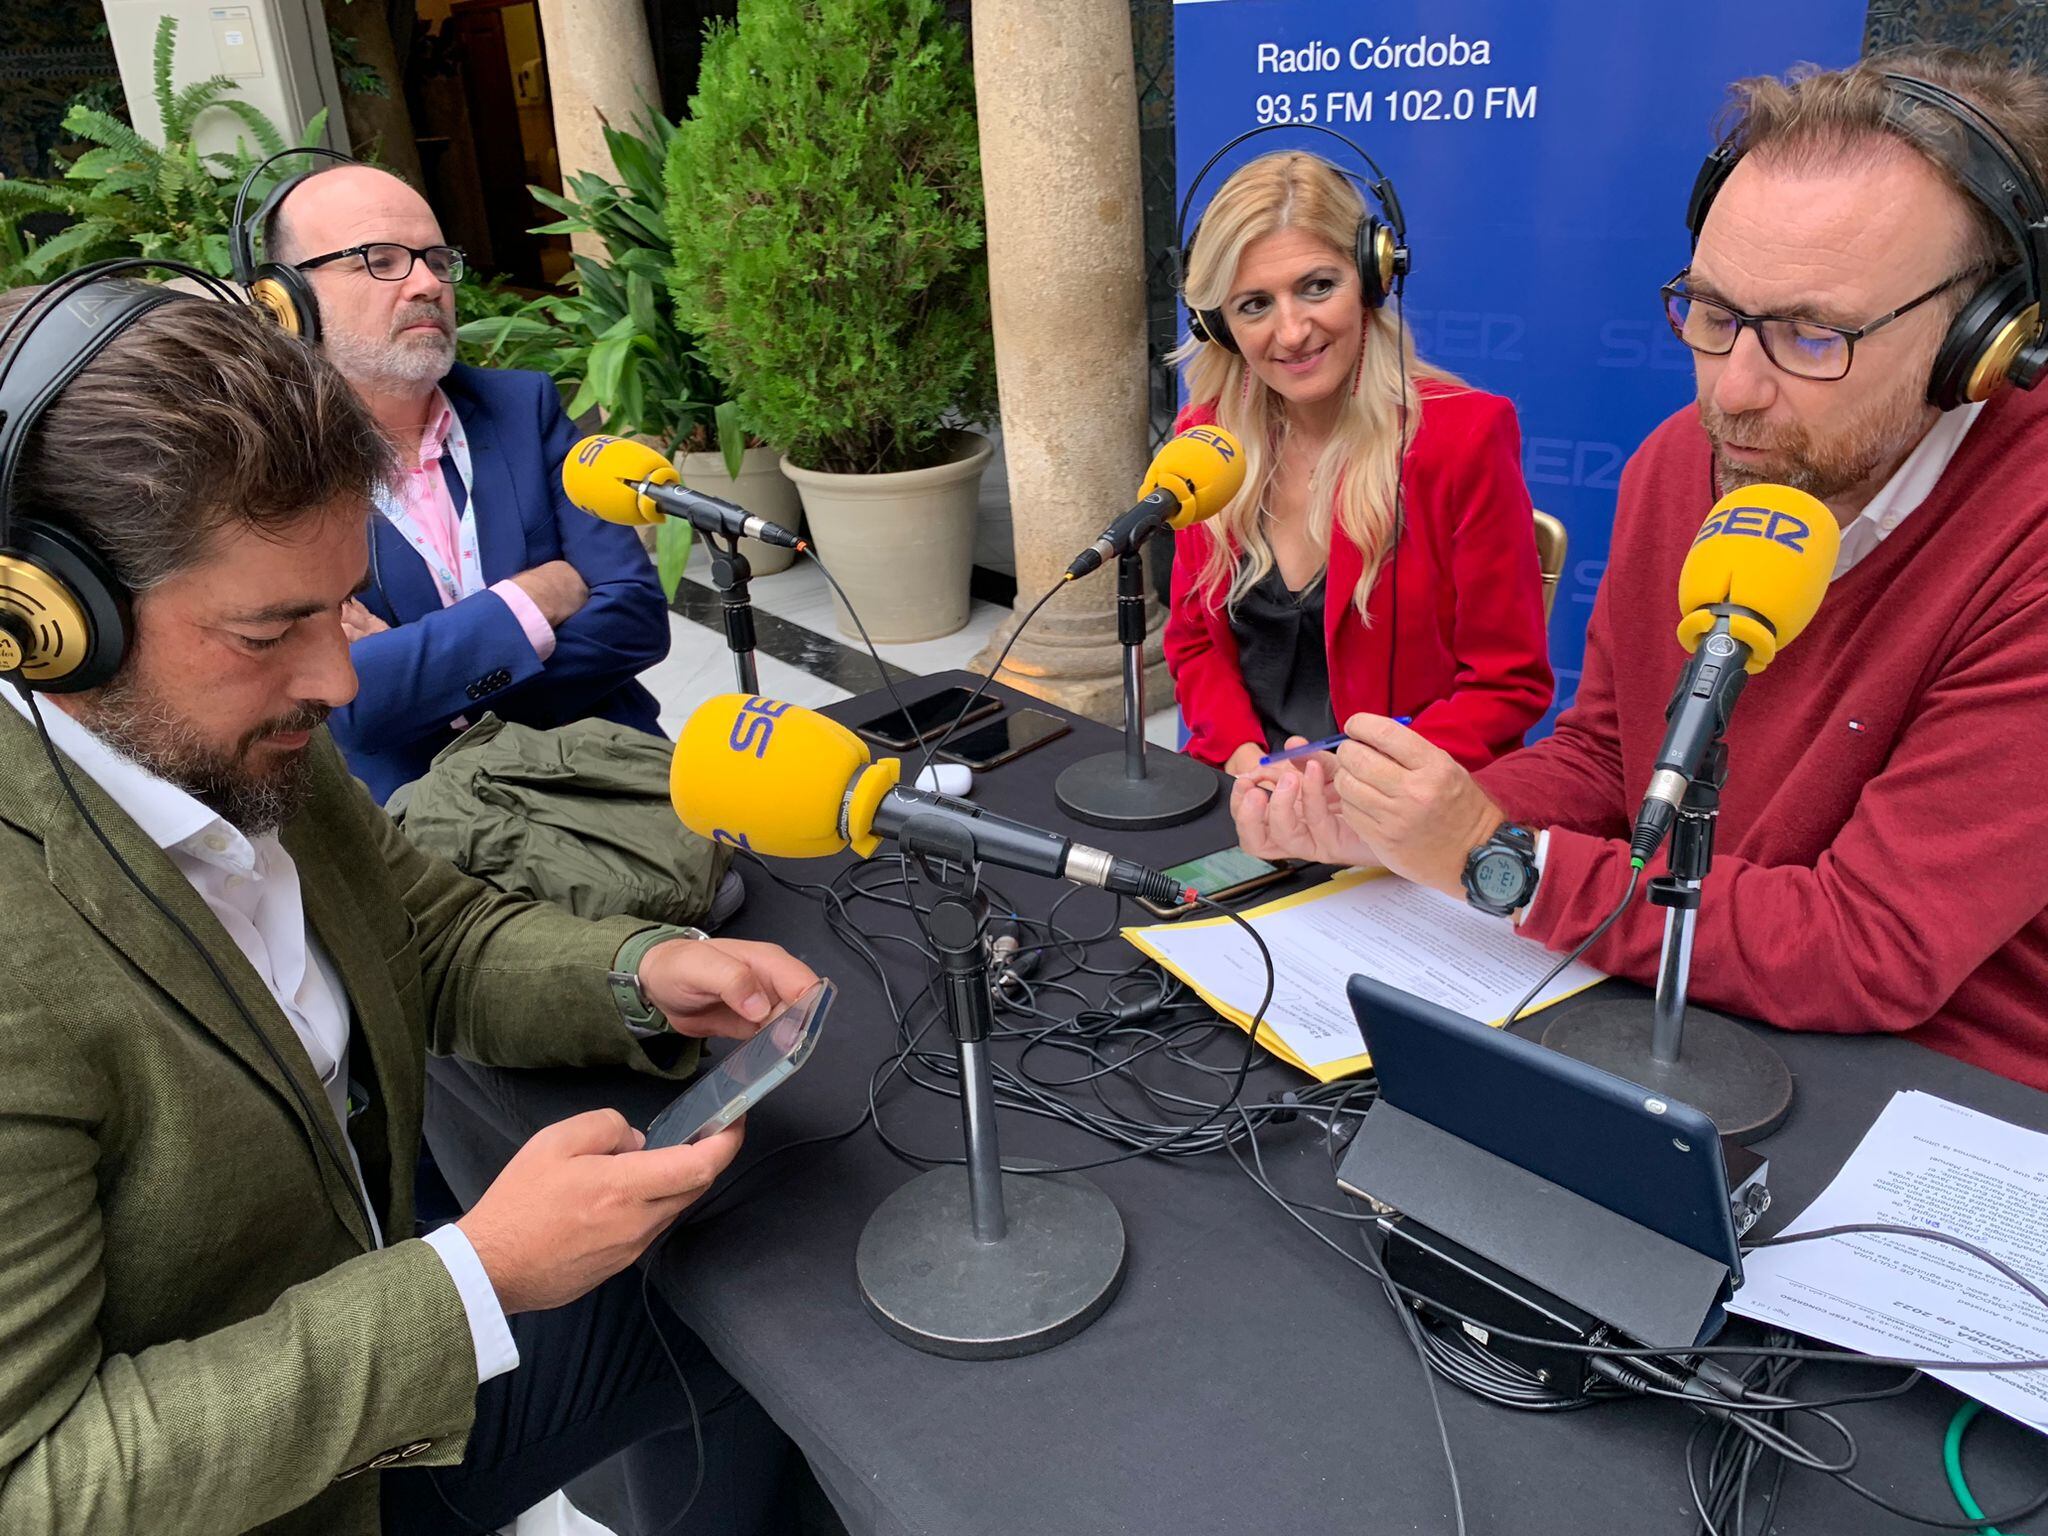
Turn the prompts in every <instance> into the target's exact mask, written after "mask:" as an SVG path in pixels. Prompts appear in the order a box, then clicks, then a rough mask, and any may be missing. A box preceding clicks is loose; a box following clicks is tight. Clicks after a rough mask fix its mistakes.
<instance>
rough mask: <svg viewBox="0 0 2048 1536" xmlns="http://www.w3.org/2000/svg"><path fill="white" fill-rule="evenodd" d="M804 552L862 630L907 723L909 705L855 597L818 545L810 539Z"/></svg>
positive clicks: (877, 671) (862, 640)
mask: <svg viewBox="0 0 2048 1536" xmlns="http://www.w3.org/2000/svg"><path fill="white" fill-rule="evenodd" d="M804 553H805V554H807V555H809V556H810V557H811V564H813V565H815V566H816V567H817V568H818V574H819V575H821V576H823V577H824V578H825V580H827V581H828V582H830V583H831V584H832V590H833V591H834V592H835V593H837V594H838V596H839V601H840V602H841V603H842V604H844V605H845V608H846V616H847V617H848V618H850V619H852V620H853V627H854V628H855V629H857V630H859V631H860V643H861V644H862V645H864V646H866V647H867V648H868V654H869V655H870V656H872V657H874V659H875V675H876V676H878V677H880V678H881V680H882V686H883V688H885V689H887V690H888V693H889V702H890V703H892V704H894V705H895V706H896V712H897V713H898V714H900V715H902V716H903V719H904V722H905V723H906V724H907V723H908V722H909V720H910V710H909V707H908V706H907V705H905V704H904V702H903V699H902V696H901V695H900V694H898V693H897V692H896V685H895V683H893V682H891V681H890V680H889V664H888V663H887V662H886V661H884V660H882V653H881V652H880V651H878V650H876V649H875V642H874V641H873V640H872V639H871V638H869V636H868V627H867V625H865V624H863V623H862V622H861V619H860V610H859V609H858V608H856V607H854V606H853V599H852V598H850V597H848V596H847V595H846V588H844V587H842V586H840V585H839V578H838V577H837V576H834V575H833V574H832V567H830V566H829V565H827V564H826V563H825V561H824V559H823V557H821V556H820V555H819V554H818V551H817V547H816V546H815V545H813V544H812V543H810V541H809V540H806V541H805V542H804Z"/></svg>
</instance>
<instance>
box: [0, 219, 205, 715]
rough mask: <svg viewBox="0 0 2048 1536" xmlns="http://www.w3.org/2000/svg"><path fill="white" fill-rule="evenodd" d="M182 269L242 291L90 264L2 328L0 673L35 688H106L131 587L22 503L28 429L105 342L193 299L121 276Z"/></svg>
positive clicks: (158, 266) (68, 531)
mask: <svg viewBox="0 0 2048 1536" xmlns="http://www.w3.org/2000/svg"><path fill="white" fill-rule="evenodd" d="M142 270H164V271H171V272H176V273H178V274H180V275H182V276H184V277H187V278H190V279H192V280H193V281H195V282H197V283H199V284H200V285H201V286H202V287H204V288H205V289H206V290H207V292H208V293H209V294H210V295H212V297H213V298H216V299H224V300H226V301H228V302H229V303H239V302H241V295H240V293H238V292H237V291H236V290H235V289H234V288H233V287H231V286H230V285H229V284H227V283H225V282H223V281H222V280H221V279H219V278H217V277H215V276H214V275H213V274H212V273H210V272H202V271H200V270H199V269H198V268H197V267H188V266H185V265H183V264H182V263H180V262H175V261H149V260H143V259H133V260H128V259H122V260H115V261H103V262H98V263H95V264H94V265H92V266H90V267H83V268H81V269H79V270H78V271H76V272H73V273H71V274H70V275H69V276H67V277H64V278H60V279H59V280H58V281H56V282H54V283H51V284H50V285H49V286H48V287H46V288H44V289H43V290H42V291H41V292H39V293H37V294H36V295H35V296H34V297H33V298H31V299H30V300H29V301H28V303H26V304H24V305H23V306H22V307H21V309H20V310H19V311H18V312H17V313H16V314H15V315H14V317H13V318H12V319H11V320H10V321H8V323H7V326H6V329H5V330H0V680H5V681H9V682H20V683H23V684H25V685H26V686H28V687H29V688H31V689H33V690H35V691H36V692H39V693H77V692H80V691H82V690H84V689H87V688H98V687H100V686H102V685H103V684H105V683H106V682H107V681H108V680H110V679H111V678H112V677H113V675H114V674H115V673H116V672H117V671H119V670H120V666H121V660H122V658H123V657H124V656H126V655H127V653H128V643H129V636H130V619H129V594H128V589H127V587H126V586H125V585H123V584H122V582H121V579H120V577H118V576H117V575H115V573H114V568H113V565H112V564H111V563H110V562H109V561H108V560H107V558H106V557H105V556H104V555H103V554H101V553H100V551H99V550H97V549H95V548H94V547H93V546H92V544H91V543H90V542H89V541H88V540H87V539H86V538H85V536H84V534H83V532H82V531H81V530H79V529H76V528H73V527H70V526H68V525H66V524H65V523H62V522H59V521H56V520H54V519H52V518H50V517H48V516H47V515H45V514H44V513H42V512H40V511H39V510H37V509H36V508H34V507H24V506H20V505H17V503H16V496H15V477H16V475H17V474H18V473H19V471H20V468H21V461H22V456H23V454H24V453H25V451H26V447H27V442H28V436H29V433H30V432H31V431H32V430H33V429H34V428H35V425H36V422H37V421H38V419H39V418H40V417H41V416H42V414H43V412H44V411H45V410H47V409H48V408H49V406H50V403H51V402H52V401H54V400H55V399H56V398H57V397H58V396H59V395H60V394H62V393H63V392H64V389H65V386H67V385H68V384H70V383H71V381H72V380H73V379H75V378H77V377H78V375H79V374H80V373H81V372H83V371H84V370H85V368H86V367H87V365H88V364H90V363H91V362H92V360H93V359H94V358H95V357H97V356H99V354H100V353H101V352H102V351H103V350H104V349H105V348H106V346H107V345H108V343H110V342H111V341H113V339H114V338H115V337H116V336H119V335H120V334H121V332H122V331H124V330H126V329H127V328H128V327H129V326H130V325H132V324H134V323H135V322H136V321H137V320H139V319H141V318H142V316H144V315H146V314H148V313H149V312H150V311H151V310H153V309H155V308H157V307H158V306H159V305H163V304H169V303H173V302H186V301H192V302H196V301H197V299H196V296H195V295H192V294H187V293H180V292H179V291H178V290H176V289H174V288H166V287H163V286H162V285H160V284H157V283H145V282H138V281H136V280H134V279H133V278H128V277H123V276H121V275H120V274H122V273H127V272H135V271H142Z"/></svg>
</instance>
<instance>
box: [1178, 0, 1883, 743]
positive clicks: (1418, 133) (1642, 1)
mask: <svg viewBox="0 0 2048 1536" xmlns="http://www.w3.org/2000/svg"><path fill="white" fill-rule="evenodd" d="M1864 10H1865V0H1722V3H1721V4H1719V5H1715V6H1711V7H1706V8H1701V7H1699V6H1686V5H1677V4H1671V3H1666V0H1541V3H1531V0H1371V3H1359V0H1176V3H1175V7H1174V93H1175V119H1176V122H1177V124H1178V127H1177V139H1176V159H1177V164H1178V167H1179V175H1180V190H1181V192H1182V194H1183V195H1184V194H1185V193H1186V191H1187V186H1188V181H1189V179H1190V178H1191V177H1192V176H1193V175H1194V173H1195V172H1196V170H1197V169H1199V168H1200V166H1201V164H1202V162H1203V161H1205V160H1207V159H1208V158H1209V156H1210V155H1211V154H1213V153H1214V152H1215V151H1216V149H1217V148H1218V147H1219V146H1221V145H1222V144H1223V143H1225V142H1226V141H1227V140H1228V139H1230V138H1231V137H1232V136H1234V135H1236V134H1239V133H1242V132H1243V131H1244V130H1246V129H1248V128H1251V127H1254V126H1256V125H1259V124H1264V123H1281V124H1295V123H1316V124H1320V125H1322V126H1325V127H1328V128H1333V129H1335V130H1336V131H1337V132H1339V133H1342V134H1344V135H1346V136H1347V137H1349V138H1352V139H1355V140H1357V141H1358V142H1359V143H1360V144H1361V145H1363V146H1364V148H1365V149H1366V150H1367V151H1368V152H1370V153H1371V154H1372V155H1373V157H1374V158H1375V159H1377V160H1378V161H1379V162H1380V164H1381V165H1382V166H1383V167H1384V168H1385V169H1386V172H1387V174H1388V176H1389V178H1390V179H1391V180H1392V182H1393V184H1394V187H1395V189H1396V191H1397V192H1398V193H1399V195H1400V199H1401V205H1402V209H1403V212H1404V213H1405V214H1406V217H1407V223H1408V238H1409V244H1410V247H1411V248H1412V250H1413V252H1414V274H1413V276H1412V277H1411V278H1410V279H1409V283H1408V291H1407V318H1408V323H1409V325H1410V326H1411V327H1412V329H1413V331H1414V334H1415V339H1416V342H1417V344H1418V346H1419V347H1420V348H1421V351H1422V353H1423V355H1424V356H1425V357H1427V358H1429V359H1430V360H1431V361H1433V362H1436V363H1439V364H1442V365H1443V366H1444V367H1446V368H1449V369H1451V370H1452V371H1453V372H1455V373H1458V374H1461V375H1463V376H1464V377H1465V378H1466V379H1467V380H1469V381H1470V382H1471V383H1473V384H1475V385H1477V386H1479V387H1480V388H1483V389H1489V390H1493V391H1495V392H1497V393H1499V394H1503V395H1506V396H1508V397H1509V398H1510V399H1512V400H1513V401H1514V402H1515V406H1516V409H1517V410H1518V411H1519V413H1520V415H1521V421H1522V468H1523V473H1524V474H1525V475H1526V476H1527V478H1528V482H1529V491H1530V494H1531V496H1533V497H1534V499H1535V502H1536V505H1537V506H1538V507H1540V508H1542V509H1543V510H1544V511H1546V512H1550V513H1553V514H1554V515H1556V516H1558V517H1560V518H1562V519H1563V520H1564V523H1565V525H1566V527H1567V528H1568V529H1569V530H1570V534H1571V553H1570V560H1569V563H1568V564H1567V566H1566V569H1565V573H1564V578H1563V581H1562V583H1561V584H1560V590H1559V592H1558V599H1557V607H1556V611H1555V613H1554V614H1553V615H1552V618H1551V625H1550V646H1551V659H1552V661H1553V663H1554V664H1555V666H1556V668H1557V677H1558V703H1557V707H1558V708H1562V707H1563V706H1564V705H1565V704H1568V703H1569V702H1570V701H1571V697H1572V695H1573V694H1574V693H1575V692H1576V691H1577V686H1578V678H1579V667H1580V662H1581V660H1582V658H1583V656H1584V653H1585V630H1586V621H1587V619H1588V618H1589V617H1590V616H1591V614H1592V604H1593V594H1594V590H1595V589H1596V588H1597V587H1598V585H1599V582H1600V575H1601V572H1602V571H1603V570H1605V569H1606V564H1607V545H1608V534H1609V531H1610V529H1611V528H1612V526H1613V521H1614V497H1615V491H1616V489H1617V488H1618V485H1619V481H1620V475H1621V466H1622V464H1623V463H1624V462H1625V461H1626V460H1627V458H1628V456H1629V454H1630V453H1632V452H1633V451H1634V449H1635V446H1636V444H1637V443H1638V442H1640V441H1641V440H1642V438H1643V436H1644V435H1645V434H1646V433H1647V432H1648V431H1649V430H1650V428H1651V427H1653V426H1655V425H1656V423H1657V422H1658V421H1660V420H1662V419H1663V418H1664V417H1665V416H1667V415H1669V414H1670V413H1671V412H1672V411H1673V410H1675V409H1676V408H1677V407H1679V406H1680V405H1682V404H1684V403H1685V402H1686V401H1687V400H1689V399H1690V398H1691V396H1692V364H1691V360H1690V355H1689V354H1688V353H1687V352H1686V350H1685V349H1684V348H1683V347H1681V346H1680V345H1679V344H1678V342H1677V340H1676V339H1675V338H1674V337H1673V336H1672V335H1671V332H1670V330H1669V329H1668V328H1667V327H1666V325H1665V323H1664V319H1663V315H1662V311H1661V309H1660V307H1659V302H1658V298H1657V289H1658V287H1659V286H1660V285H1661V284H1663V283H1664V282H1665V281H1666V280H1667V279H1668V278H1670V277H1671V276H1672V274H1673V273H1675V272H1676V271H1678V269H1679V268H1680V266H1682V265H1683V264H1684V261H1685V258H1686V249H1687V248H1686V235H1685V200H1686V194H1687V193H1688V192H1689V191H1690V190H1691V187H1692V182H1693V176H1694V174H1695V173H1696V172H1697V171H1698V169H1699V166H1700V162H1701V160H1702V158H1703V157H1704V156H1705V155H1706V152H1707V151H1708V150H1709V149H1711V148H1712V147H1713V135H1712V125H1713V121H1714V117H1715V114H1716V112H1717V110H1718V109H1719V107H1720V105H1721V103H1722V102H1723V101H1724V99H1725V96H1726V88H1727V85H1728V82H1729V81H1731V80H1735V79H1738V78H1740V77H1741V76H1744V75H1752V74H1764V73H1782V72H1783V71H1784V70H1786V69H1788V68H1790V67H1791V66H1792V65H1794V64H1796V63H1799V62H1801V61H1812V62H1815V63H1819V64H1824V65H1830V66H1838V65H1842V64H1847V63H1850V62H1852V61H1853V60H1854V59H1855V57H1856V54H1857V49H1858V46H1859V43H1860V40H1861V37H1862V31H1863V21H1864ZM1289 147H1298V148H1303V149H1311V150H1314V151H1315V152H1317V153H1319V154H1323V155H1327V156H1329V157H1330V158H1332V159H1335V160H1336V161H1338V163H1340V164H1344V165H1346V167H1347V168H1355V169H1363V168H1362V167H1357V166H1355V165H1354V164H1353V162H1352V161H1351V159H1350V157H1349V156H1348V154H1347V152H1346V151H1345V150H1344V148H1343V146H1342V145H1340V144H1337V143H1336V142H1335V141H1334V140H1331V139H1329V138H1328V137H1326V136H1325V135H1323V134H1320V133H1302V134H1289V133H1270V134H1262V135H1260V136H1259V137H1257V138H1255V139H1252V140H1251V141H1250V142H1249V143H1247V144H1244V145H1242V146H1241V147H1240V148H1238V149H1237V150H1234V151H1232V153H1231V154H1230V156H1229V157H1227V158H1226V159H1225V160H1224V161H1223V162H1222V163H1221V164H1219V165H1218V166H1217V168H1216V169H1215V170H1214V171H1212V172H1211V173H1210V176H1209V179H1208V180H1207V181H1205V182H1204V184H1203V186H1202V188H1201V190H1200V192H1199V193H1198V195H1197V198H1196V202H1195V207H1194V210H1193V211H1191V213H1190V218H1189V222H1190V223H1191V224H1192V223H1193V222H1194V220H1195V217H1196V216H1197V215H1198V214H1199V212H1200V209H1201V208H1202V206H1203V205H1204V204H1205V203H1206V202H1207V200H1208V199H1209V197H1210V196H1212V195H1213V194H1214V192H1215V190H1216V188H1217V187H1218V186H1220V185H1221V184H1222V181H1223V179H1224V177H1225V176H1227V175H1228V173H1229V172H1230V171H1231V170H1232V169H1233V168H1234V167H1235V166H1237V165H1239V164H1242V163H1243V162H1244V161H1245V160H1248V159H1250V158H1252V157H1254V156H1256V155H1260V154H1267V153H1270V152H1272V151H1274V150H1277V149H1283V148H1289ZM1673 619H1674V622H1675V621H1676V610H1675V608H1674V611H1673ZM1552 713H1553V716H1554V715H1555V710H1553V712H1552ZM1543 728H1544V729H1545V730H1547V729H1548V728H1549V721H1548V720H1546V721H1545V722H1544V727H1543Z"/></svg>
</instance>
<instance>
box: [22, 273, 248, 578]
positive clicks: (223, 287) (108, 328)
mask: <svg viewBox="0 0 2048 1536" xmlns="http://www.w3.org/2000/svg"><path fill="white" fill-rule="evenodd" d="M154 270H161V271H169V272H176V273H178V274H179V275H180V276H182V277H186V278H190V279H192V280H193V281H195V282H197V283H199V284H200V286H202V287H203V288H205V289H206V291H207V292H208V293H209V294H210V295H211V296H212V297H214V298H216V299H222V300H226V301H227V302H229V303H239V302H241V295H240V294H238V293H237V292H236V291H235V290H234V289H233V288H232V287H230V286H229V285H228V284H227V283H225V282H223V281H221V279H219V278H218V277H215V276H214V275H213V274H212V273H211V272H206V271H203V270H201V269H200V268H198V267H191V266H187V265H185V264H184V263H183V262H177V261H152V260H149V259H147V258H143V257H134V258H126V257H117V258H115V259H113V260H109V261H100V262H94V263H93V264H92V265H91V266H87V267H81V268H79V269H78V270H77V271H76V272H73V273H70V274H68V275H67V276H65V277H63V278H60V279H59V280H58V281H56V282H54V283H51V284H50V285H49V286H48V287H46V288H44V289H43V290H42V291H41V292H40V293H38V294H36V295H35V296H34V297H33V298H32V299H30V300H29V301H28V302H27V303H26V304H24V305H23V306H22V307H21V310H20V311H19V312H18V313H17V314H16V315H15V316H14V317H13V318H12V319H11V320H9V321H8V323H7V326H6V329H5V330H0V549H5V548H8V547H9V539H10V537H11V534H12V531H13V522H14V476H15V471H16V469H17V468H18V467H19V465H20V463H21V457H22V451H23V448H24V446H25V445H26V443H27V441H28V434H29V432H30V430H31V429H32V428H33V427H34V426H35V424H36V422H37V421H38V420H39V419H41V417H42V414H43V411H44V410H45V409H46V408H47V407H48V406H49V404H50V402H51V401H53V400H54V399H56V397H57V396H58V395H59V394H61V393H62V392H63V390H64V388H65V386H66V385H68V384H69V383H70V382H71V381H72V380H73V379H75V378H77V377H78V375H79V374H80V373H82V372H83V371H84V370H85V368H86V367H87V366H88V365H89V364H90V363H91V362H92V360H93V359H94V358H95V357H97V356H99V354H100V353H101V351H103V350H104V349H105V348H106V346H107V345H108V343H110V342H111V341H113V339H114V338H115V337H116V336H118V335H120V334H121V332H123V331H124V330H126V329H127V328H128V327H129V326H130V325H132V324H133V323H134V322H135V321H137V320H139V319H140V318H141V317H142V316H143V315H145V314H147V313H148V312H149V311H150V310H152V309H155V308H157V307H158V306H160V305H163V304H167V303H170V302H171V301H173V300H177V299H184V298H190V297H194V296H193V295H189V294H183V293H180V292H179V291H178V290H177V289H175V288H166V287H164V286H163V285H162V284H160V283H144V282H138V281H135V280H133V279H130V278H127V277H124V276H123V274H125V273H130V272H138V271H154ZM60 317H61V319H60ZM17 336H18V338H19V339H18V340H17V339H16V338H17ZM10 342H12V343H13V345H12V346H11V347H10V346H9V343H10Z"/></svg>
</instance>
